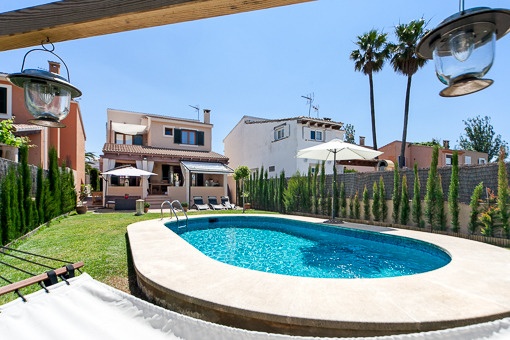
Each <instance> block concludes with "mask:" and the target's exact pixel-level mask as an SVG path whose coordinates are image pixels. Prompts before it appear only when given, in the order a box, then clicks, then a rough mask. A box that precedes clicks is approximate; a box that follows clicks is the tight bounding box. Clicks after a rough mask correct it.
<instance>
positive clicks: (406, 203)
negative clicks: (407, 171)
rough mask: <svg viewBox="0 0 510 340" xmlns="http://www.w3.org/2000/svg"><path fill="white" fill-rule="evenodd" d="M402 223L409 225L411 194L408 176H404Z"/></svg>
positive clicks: (401, 208)
mask: <svg viewBox="0 0 510 340" xmlns="http://www.w3.org/2000/svg"><path fill="white" fill-rule="evenodd" d="M400 199H401V203H400V224H402V225H407V223H409V213H410V207H409V194H408V191H407V176H406V175H403V176H402V193H401V195H400Z"/></svg>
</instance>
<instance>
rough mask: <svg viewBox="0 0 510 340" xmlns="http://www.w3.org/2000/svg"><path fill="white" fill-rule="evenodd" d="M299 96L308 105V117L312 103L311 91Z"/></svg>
mask: <svg viewBox="0 0 510 340" xmlns="http://www.w3.org/2000/svg"><path fill="white" fill-rule="evenodd" d="M301 98H305V99H306V104H307V105H308V117H310V112H311V111H312V103H313V92H312V93H310V94H309V95H307V96H301Z"/></svg>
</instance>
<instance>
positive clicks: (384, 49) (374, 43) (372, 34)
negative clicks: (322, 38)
mask: <svg viewBox="0 0 510 340" xmlns="http://www.w3.org/2000/svg"><path fill="white" fill-rule="evenodd" d="M386 38H387V34H386V33H379V32H378V31H377V30H375V29H373V30H371V31H369V32H368V33H365V34H363V35H360V36H358V41H357V42H356V45H358V49H357V50H354V51H352V52H351V55H350V59H351V60H353V61H354V69H355V70H356V71H358V72H363V73H364V74H365V75H367V76H368V82H369V84H370V110H371V116H372V139H373V143H374V145H373V146H374V150H377V135H376V132H375V131H376V130H375V105H374V82H373V79H372V74H373V73H374V72H379V71H380V70H381V69H382V67H383V65H384V62H385V61H386V59H388V58H389V57H390V50H389V48H388V44H387V43H386Z"/></svg>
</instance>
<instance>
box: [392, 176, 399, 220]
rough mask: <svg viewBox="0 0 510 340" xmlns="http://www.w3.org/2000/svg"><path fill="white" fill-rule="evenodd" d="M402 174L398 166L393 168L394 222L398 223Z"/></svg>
mask: <svg viewBox="0 0 510 340" xmlns="http://www.w3.org/2000/svg"><path fill="white" fill-rule="evenodd" d="M399 184H400V175H399V173H398V166H396V167H395V169H394V170H393V193H392V195H391V199H392V200H393V213H392V217H393V223H398V221H399V210H400V188H399Z"/></svg>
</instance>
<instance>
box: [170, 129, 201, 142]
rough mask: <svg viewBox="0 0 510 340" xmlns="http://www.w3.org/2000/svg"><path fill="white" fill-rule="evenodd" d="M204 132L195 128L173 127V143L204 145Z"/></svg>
mask: <svg viewBox="0 0 510 340" xmlns="http://www.w3.org/2000/svg"><path fill="white" fill-rule="evenodd" d="M204 135H205V134H204V132H203V131H195V130H184V129H174V143H175V144H188V145H204V142H205V141H204V139H205V137H204Z"/></svg>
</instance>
